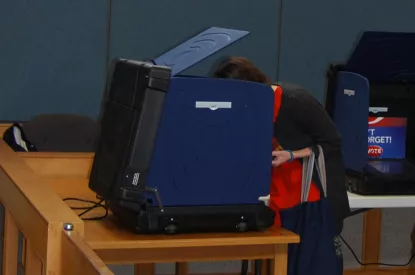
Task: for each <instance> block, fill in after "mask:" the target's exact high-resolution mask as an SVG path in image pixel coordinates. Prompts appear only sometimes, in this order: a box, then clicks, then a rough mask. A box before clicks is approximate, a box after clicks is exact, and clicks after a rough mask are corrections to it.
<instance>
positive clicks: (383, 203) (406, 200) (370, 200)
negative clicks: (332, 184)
mask: <svg viewBox="0 0 415 275" xmlns="http://www.w3.org/2000/svg"><path fill="white" fill-rule="evenodd" d="M347 195H348V197H349V203H350V208H352V209H358V208H405V207H407V208H409V207H415V196H361V195H358V194H354V193H350V192H348V193H347Z"/></svg>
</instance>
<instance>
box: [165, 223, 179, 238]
mask: <svg viewBox="0 0 415 275" xmlns="http://www.w3.org/2000/svg"><path fill="white" fill-rule="evenodd" d="M164 231H165V232H166V233H167V234H169V235H172V234H176V233H177V226H176V225H174V224H169V225H168V226H166V228H164Z"/></svg>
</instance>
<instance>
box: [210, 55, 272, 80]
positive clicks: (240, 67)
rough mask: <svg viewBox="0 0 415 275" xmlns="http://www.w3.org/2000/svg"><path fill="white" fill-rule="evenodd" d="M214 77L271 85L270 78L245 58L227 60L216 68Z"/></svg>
mask: <svg viewBox="0 0 415 275" xmlns="http://www.w3.org/2000/svg"><path fill="white" fill-rule="evenodd" d="M213 77H217V78H232V79H240V80H246V81H251V82H259V83H265V84H271V81H270V80H269V79H268V77H267V76H266V75H265V74H264V73H263V72H261V70H259V69H258V68H257V67H255V65H254V64H253V63H252V62H251V61H249V60H248V59H246V58H244V57H230V58H227V59H225V60H224V61H223V62H221V63H220V64H219V66H218V67H217V68H216V70H215V71H214V73H213Z"/></svg>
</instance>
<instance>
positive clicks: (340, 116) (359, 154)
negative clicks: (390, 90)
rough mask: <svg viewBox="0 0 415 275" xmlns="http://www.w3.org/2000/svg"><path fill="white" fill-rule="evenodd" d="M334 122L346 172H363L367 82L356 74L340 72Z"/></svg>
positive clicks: (367, 99) (367, 106)
mask: <svg viewBox="0 0 415 275" xmlns="http://www.w3.org/2000/svg"><path fill="white" fill-rule="evenodd" d="M336 86H337V87H336V91H335V95H334V106H335V108H334V111H333V120H334V123H335V124H336V126H337V128H338V130H339V132H340V134H341V136H342V145H343V148H342V149H343V157H344V162H345V166H346V168H348V169H351V170H355V171H362V170H363V168H364V166H365V165H366V162H367V150H368V147H367V146H368V143H367V136H368V134H367V133H368V113H369V92H370V88H369V81H368V80H367V79H366V78H365V77H363V76H361V75H359V74H356V73H350V72H339V73H338V76H337V85H336Z"/></svg>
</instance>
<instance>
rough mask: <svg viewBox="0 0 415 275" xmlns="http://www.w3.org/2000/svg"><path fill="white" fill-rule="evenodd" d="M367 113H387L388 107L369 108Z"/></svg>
mask: <svg viewBox="0 0 415 275" xmlns="http://www.w3.org/2000/svg"><path fill="white" fill-rule="evenodd" d="M369 112H371V113H374V114H376V113H386V112H388V107H369Z"/></svg>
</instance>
